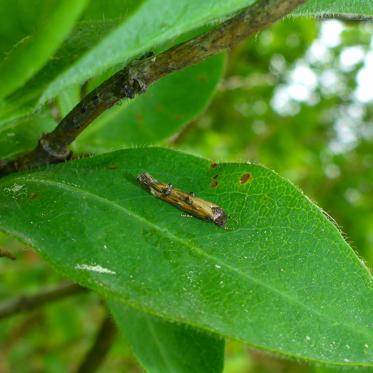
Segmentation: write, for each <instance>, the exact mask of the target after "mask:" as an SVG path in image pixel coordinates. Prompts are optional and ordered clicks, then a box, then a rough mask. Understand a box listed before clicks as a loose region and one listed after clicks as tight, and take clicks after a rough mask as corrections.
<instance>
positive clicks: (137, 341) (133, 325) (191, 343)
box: [109, 301, 224, 373]
mask: <svg viewBox="0 0 373 373" xmlns="http://www.w3.org/2000/svg"><path fill="white" fill-rule="evenodd" d="M109 307H110V310H111V312H112V314H113V316H114V318H115V321H116V323H117V325H118V327H119V329H120V330H121V331H123V333H124V334H125V335H126V336H127V338H128V340H129V342H130V344H131V346H132V349H133V352H134V354H135V355H136V357H137V359H138V360H139V362H140V363H141V365H142V366H143V367H144V368H145V370H146V371H147V372H150V373H156V372H159V373H166V372H170V373H182V372H185V373H189V372H200V373H208V372H211V373H218V372H221V371H222V370H223V363H224V340H223V339H218V338H217V337H216V336H212V335H208V334H206V333H204V332H202V331H200V330H197V329H195V328H192V327H189V326H186V325H182V324H177V323H171V322H169V321H164V320H162V319H160V318H158V317H155V316H152V315H150V314H148V313H145V312H141V311H138V310H135V309H133V308H131V307H128V306H125V305H124V304H122V303H118V302H113V301H110V302H109Z"/></svg>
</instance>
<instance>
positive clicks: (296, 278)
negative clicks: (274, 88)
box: [0, 148, 373, 366]
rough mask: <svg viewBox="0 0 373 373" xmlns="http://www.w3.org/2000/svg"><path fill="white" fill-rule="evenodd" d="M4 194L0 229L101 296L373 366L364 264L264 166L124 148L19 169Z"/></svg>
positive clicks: (266, 342) (269, 346)
mask: <svg viewBox="0 0 373 373" xmlns="http://www.w3.org/2000/svg"><path fill="white" fill-rule="evenodd" d="M144 171H147V172H149V173H151V174H152V175H153V176H154V177H156V178H158V179H159V180H161V181H165V182H169V183H172V184H173V185H175V186H178V187H180V188H182V189H183V190H186V191H194V192H196V193H197V195H199V196H200V197H201V198H203V199H206V200H208V201H212V202H214V203H216V204H218V205H219V206H221V207H223V208H224V209H225V211H226V212H227V214H228V215H229V221H228V224H227V229H226V230H225V229H223V228H221V227H219V226H217V225H214V224H212V223H209V222H205V221H201V220H199V219H197V218H192V219H187V218H183V217H182V216H181V214H180V211H178V210H177V209H175V208H174V207H173V206H171V205H169V204H167V203H165V202H164V201H161V200H159V199H156V198H154V197H153V196H152V195H151V194H150V193H148V192H147V191H145V190H143V189H142V188H141V187H140V186H139V184H138V182H137V181H136V176H137V175H138V174H139V173H140V172H144ZM0 190H1V192H2V193H0V229H1V230H3V231H5V232H6V233H8V234H13V235H14V236H16V237H18V238H20V239H21V240H23V241H25V242H27V243H28V244H29V245H30V246H32V247H34V248H36V249H37V251H38V252H39V253H40V254H41V255H43V256H44V257H45V258H46V260H48V261H49V262H50V263H51V264H52V265H53V266H54V267H55V268H56V269H57V270H58V271H59V272H61V273H63V274H64V275H65V276H68V277H70V278H71V279H73V280H74V281H76V282H78V283H80V284H82V285H84V286H87V287H89V288H92V289H93V290H96V291H97V292H99V293H100V294H102V295H103V296H105V297H109V298H110V297H113V298H115V299H116V300H118V301H122V302H125V303H128V304H129V305H133V306H135V307H136V308H140V309H142V310H144V311H148V312H150V313H152V314H155V315H158V316H160V317H162V318H165V319H168V320H175V321H179V322H182V323H186V324H191V325H193V326H196V327H200V328H203V329H206V330H209V331H213V332H215V333H218V334H221V335H223V336H228V337H232V338H235V339H238V340H242V341H245V342H247V343H249V344H250V345H252V346H255V347H256V348H262V349H266V350H269V351H274V352H276V353H281V354H285V355H288V356H292V357H294V358H299V359H307V360H313V361H318V362H324V363H330V364H332V363H333V364H340V365H361V366H372V365H373V363H372V361H373V328H372V322H373V321H372V320H373V283H372V278H371V276H370V273H369V272H368V270H367V268H365V267H364V265H362V263H361V262H360V260H359V258H358V257H357V256H356V255H355V254H354V252H353V251H352V249H351V248H350V247H349V245H348V244H347V243H346V242H345V240H344V239H343V237H342V235H341V233H340V231H339V230H338V229H337V228H336V226H335V225H334V224H333V223H332V222H331V221H330V220H328V218H327V217H326V216H325V215H324V214H323V212H322V211H321V210H320V209H319V208H318V207H317V206H315V205H314V204H313V203H312V202H311V201H310V200H309V199H308V198H306V197H305V196H304V195H303V194H302V193H301V192H300V191H299V190H298V189H296V188H295V187H294V186H293V185H291V184H290V183H289V182H288V181H286V180H284V179H282V178H281V177H279V176H278V175H277V174H275V173H274V172H272V171H270V170H268V169H266V168H264V167H262V166H258V165H253V164H238V163H232V164H219V165H216V164H212V165H210V163H209V162H208V161H207V160H204V159H201V158H196V157H193V156H190V155H186V154H181V153H178V152H175V151H171V150H166V149H158V148H148V149H147V148H144V149H130V150H124V151H118V152H115V153H110V154H106V155H102V156H98V157H95V158H91V159H85V160H80V161H74V162H68V163H65V164H61V165H58V166H54V167H48V168H45V169H40V170H35V171H33V172H29V173H23V174H14V175H11V176H8V177H7V178H3V179H1V180H0Z"/></svg>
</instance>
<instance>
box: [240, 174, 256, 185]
mask: <svg viewBox="0 0 373 373" xmlns="http://www.w3.org/2000/svg"><path fill="white" fill-rule="evenodd" d="M252 179H253V175H251V173H250V172H245V173H244V174H243V175H242V176H241V177H240V184H246V183H247V182H250V181H251V180H252Z"/></svg>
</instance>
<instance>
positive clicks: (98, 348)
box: [77, 316, 117, 373]
mask: <svg viewBox="0 0 373 373" xmlns="http://www.w3.org/2000/svg"><path fill="white" fill-rule="evenodd" d="M116 335H117V329H116V327H115V324H114V322H113V321H112V319H111V317H110V316H107V317H106V318H105V319H104V321H103V322H102V324H101V326H100V329H99V331H98V333H97V335H96V339H95V342H94V344H93V346H92V347H91V349H90V350H89V351H88V353H87V354H86V356H85V357H84V359H83V361H82V363H81V364H80V366H79V367H78V369H77V373H85V372H90V373H92V372H95V371H97V369H98V368H99V367H100V365H101V363H102V362H103V361H104V359H105V357H106V355H107V353H108V352H109V351H110V348H111V346H112V345H113V342H114V341H115V337H116Z"/></svg>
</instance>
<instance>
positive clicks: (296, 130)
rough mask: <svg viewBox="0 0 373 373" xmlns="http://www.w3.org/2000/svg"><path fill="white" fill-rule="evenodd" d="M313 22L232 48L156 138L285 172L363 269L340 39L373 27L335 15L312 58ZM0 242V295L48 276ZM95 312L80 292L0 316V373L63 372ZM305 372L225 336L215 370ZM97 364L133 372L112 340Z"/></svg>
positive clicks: (352, 73) (345, 43)
mask: <svg viewBox="0 0 373 373" xmlns="http://www.w3.org/2000/svg"><path fill="white" fill-rule="evenodd" d="M324 22H329V21H322V22H321V23H319V22H315V21H312V20H309V19H297V18H291V19H287V20H286V21H284V22H281V23H279V24H277V25H275V26H274V27H272V28H271V29H268V30H266V31H264V32H262V33H261V34H259V35H257V36H256V37H254V38H252V39H250V40H249V41H247V42H245V43H243V44H241V45H240V46H239V47H237V48H236V49H235V50H233V51H232V52H231V53H230V56H229V61H228V65H227V70H226V75H225V78H224V80H223V82H222V84H221V87H220V90H219V91H218V93H217V94H216V97H215V99H214V100H213V102H212V104H211V105H210V107H209V108H208V110H207V111H206V112H205V113H204V114H203V115H202V116H201V117H200V118H198V119H197V120H194V121H192V122H191V123H190V124H189V125H187V126H186V127H185V128H184V129H183V130H182V131H181V132H180V133H179V134H178V135H176V136H174V137H173V138H172V139H171V140H169V142H168V144H170V145H172V146H173V147H176V148H179V149H184V150H187V151H188V152H192V153H196V154H200V155H203V156H206V157H209V158H212V159H216V160H240V161H242V160H245V161H246V160H247V161H254V162H259V163H262V164H264V165H265V166H267V167H269V168H272V169H274V170H276V171H277V172H278V173H280V174H281V175H283V176H285V177H288V178H289V179H291V180H292V181H293V182H294V183H296V184H297V185H299V186H300V187H301V189H302V190H304V192H305V193H306V194H307V195H308V196H310V197H311V198H312V199H313V200H314V201H316V202H317V204H318V205H319V206H321V207H322V208H323V209H324V210H325V211H326V212H328V213H329V214H330V215H331V216H333V218H334V219H335V220H336V221H337V223H338V224H339V225H340V227H341V229H342V230H343V231H344V232H345V234H346V236H347V237H348V240H349V242H350V243H351V244H352V246H353V247H354V248H355V250H357V251H358V252H359V253H360V255H361V256H362V257H363V258H364V259H365V260H366V261H367V263H368V265H369V266H370V267H371V266H373V252H372V247H373V190H372V189H373V182H372V180H373V167H372V164H373V154H372V149H373V130H372V122H373V105H372V103H371V102H368V103H362V102H360V101H358V100H357V99H356V98H355V96H354V92H355V91H356V89H357V75H358V72H359V71H360V70H361V68H362V66H363V61H362V60H361V61H360V62H357V63H356V64H352V65H348V64H347V65H343V64H341V61H342V58H343V57H342V56H343V55H344V53H345V52H346V49H347V48H349V47H356V46H358V47H361V48H362V50H363V51H364V53H368V51H369V49H370V48H371V45H372V44H370V43H372V41H371V40H372V37H371V35H372V31H373V25H372V24H369V23H344V24H341V27H342V31H341V33H340V40H339V41H338V43H336V44H335V45H334V46H332V47H331V46H327V47H325V48H324V49H326V52H325V51H324V52H325V53H322V54H321V55H320V54H318V50H316V49H317V48H316V47H315V45H317V43H319V44H320V40H321V30H322V28H323V27H324V26H323V23H324ZM333 22H335V21H333ZM324 24H325V23H324ZM312 50H313V51H314V52H313V53H312ZM299 66H300V67H301V68H300V70H299ZM346 66H347V67H346ZM297 68H298V72H299V71H300V72H301V73H300V76H302V72H303V73H304V72H305V71H306V72H307V73H308V72H309V70H311V72H313V74H314V76H316V82H314V83H312V86H311V87H310V85H308V86H306V89H305V91H307V89H308V91H307V92H308V95H307V94H305V97H301V95H299V97H297V95H296V94H294V95H291V94H289V87H290V86H292V85H299V84H302V82H301V81H299V80H297V81H295V80H296V79H295V78H296V77H297V74H296V73H295V75H296V76H295V78H294V71H297ZM305 74H306V73H305ZM298 79H299V74H298ZM310 80H312V79H310ZM298 88H299V87H298ZM281 90H282V91H281ZM295 92H299V91H295ZM0 245H1V246H2V247H6V248H10V249H11V250H12V252H14V253H15V254H16V256H17V260H16V261H14V262H10V261H8V260H7V259H5V258H0V299H6V298H9V297H12V296H13V295H15V294H18V293H19V291H20V290H19V289H22V291H24V292H33V291H36V290H37V289H39V288H40V287H43V286H45V285H46V284H49V283H56V282H58V281H59V280H60V277H59V276H58V275H57V274H56V273H55V272H54V271H52V270H51V269H50V268H49V267H48V266H47V265H46V264H45V263H44V262H42V261H41V260H40V259H39V258H38V257H37V256H36V255H35V254H33V253H31V252H30V251H27V250H25V249H24V248H23V247H22V246H21V245H20V244H18V243H15V242H14V241H12V240H10V239H9V238H7V237H4V236H1V237H0ZM103 314H104V311H103V307H102V305H101V304H100V303H99V300H98V297H96V296H95V295H94V294H82V295H77V296H74V297H71V298H70V299H66V300H63V301H60V302H58V303H55V304H51V305H48V306H46V307H44V308H42V309H38V310H36V311H33V312H31V313H27V314H24V315H19V316H15V317H13V318H11V319H8V320H5V321H4V320H3V321H1V328H0V372H40V371H44V372H67V371H73V370H74V369H75V368H76V367H77V366H78V364H79V361H80V360H81V358H82V357H83V356H84V353H85V352H86V351H87V349H88V348H89V346H90V344H91V343H92V340H93V338H94V335H95V332H96V330H95V328H96V325H97V323H98V322H99V320H101V319H102V317H103ZM311 370H320V369H319V368H312V367H309V366H305V365H303V364H298V363H296V362H288V361H285V360H282V359H278V358H276V357H272V356H268V355H265V354H262V353H257V352H252V351H251V352H250V351H248V349H247V348H246V347H245V346H243V345H242V344H240V343H238V342H229V343H228V345H227V350H226V362H225V371H226V372H227V373H244V372H253V373H254V372H255V373H259V372H263V373H264V372H294V373H295V372H299V373H302V372H306V371H307V372H308V371H311ZM100 371H101V372H104V371H113V372H138V371H140V368H138V367H137V364H136V362H135V360H134V357H133V356H132V355H131V352H130V351H129V348H128V345H127V344H126V341H125V340H124V339H123V337H121V338H120V339H119V340H118V342H117V343H116V345H115V346H114V348H113V350H112V351H111V353H110V355H109V356H108V358H107V360H106V362H105V364H104V365H103V366H102V367H101V369H100Z"/></svg>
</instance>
